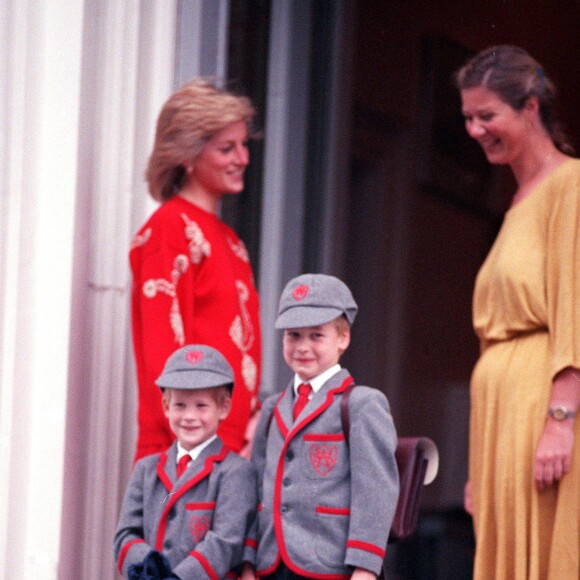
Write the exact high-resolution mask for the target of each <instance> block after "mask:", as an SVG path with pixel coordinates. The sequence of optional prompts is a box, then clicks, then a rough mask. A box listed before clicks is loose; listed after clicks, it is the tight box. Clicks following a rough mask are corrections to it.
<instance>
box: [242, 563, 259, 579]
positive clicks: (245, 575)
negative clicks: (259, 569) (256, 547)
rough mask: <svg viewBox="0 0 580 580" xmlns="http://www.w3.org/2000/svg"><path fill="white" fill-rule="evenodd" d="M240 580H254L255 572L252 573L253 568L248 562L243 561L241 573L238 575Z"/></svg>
mask: <svg viewBox="0 0 580 580" xmlns="http://www.w3.org/2000/svg"><path fill="white" fill-rule="evenodd" d="M240 580H256V574H255V573H254V568H253V567H252V566H251V565H250V564H248V563H247V562H245V563H244V567H243V568H242V574H241V575H240Z"/></svg>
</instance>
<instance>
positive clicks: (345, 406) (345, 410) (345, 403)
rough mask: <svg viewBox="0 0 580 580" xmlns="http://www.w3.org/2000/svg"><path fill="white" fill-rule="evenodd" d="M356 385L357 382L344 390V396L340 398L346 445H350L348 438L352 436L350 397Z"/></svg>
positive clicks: (341, 419) (341, 420)
mask: <svg viewBox="0 0 580 580" xmlns="http://www.w3.org/2000/svg"><path fill="white" fill-rule="evenodd" d="M355 387H356V383H351V384H350V385H348V387H346V389H344V391H343V392H342V398H341V399H340V422H341V423H342V432H343V433H344V440H345V441H346V446H347V447H348V446H349V445H348V438H349V436H350V419H349V416H348V398H349V396H350V393H351V391H352V390H353V389H354V388H355Z"/></svg>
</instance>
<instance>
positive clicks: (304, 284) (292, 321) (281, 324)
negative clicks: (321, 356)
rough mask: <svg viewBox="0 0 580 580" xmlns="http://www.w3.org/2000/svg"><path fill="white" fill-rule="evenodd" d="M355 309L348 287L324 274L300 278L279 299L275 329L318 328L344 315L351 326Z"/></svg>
mask: <svg viewBox="0 0 580 580" xmlns="http://www.w3.org/2000/svg"><path fill="white" fill-rule="evenodd" d="M357 310H358V306H357V304H356V302H355V301H354V298H353V297H352V294H351V292H350V290H349V289H348V286H347V285H346V284H345V283H344V282H342V281H341V280H339V279H338V278H335V277H334V276H327V275H326V274H302V276H298V277H297V278H293V279H292V280H290V282H288V284H286V287H285V288H284V290H283V291H282V295H281V296H280V305H279V306H278V318H277V319H276V323H275V324H274V327H275V328H304V327H305V326H320V325H321V324H326V323H327V322H331V321H332V320H335V319H337V318H338V317H339V316H341V315H342V314H344V315H345V316H346V319H347V320H348V322H349V324H352V323H353V322H354V318H355V316H356V312H357Z"/></svg>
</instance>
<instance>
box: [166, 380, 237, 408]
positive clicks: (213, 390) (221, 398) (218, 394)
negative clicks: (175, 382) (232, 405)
mask: <svg viewBox="0 0 580 580" xmlns="http://www.w3.org/2000/svg"><path fill="white" fill-rule="evenodd" d="M232 388H233V385H220V386H219V387H207V388H206V389H205V390H207V391H208V393H209V394H210V396H211V397H212V399H213V400H214V401H215V402H216V405H217V406H218V407H223V406H224V405H225V404H226V401H227V400H228V399H231V397H232ZM174 390H176V389H172V388H170V387H166V388H164V389H163V391H162V393H161V397H162V398H163V401H164V402H165V404H167V405H169V403H170V402H171V393H173V391H174Z"/></svg>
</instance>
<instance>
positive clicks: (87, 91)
mask: <svg viewBox="0 0 580 580" xmlns="http://www.w3.org/2000/svg"><path fill="white" fill-rule="evenodd" d="M175 16H176V5H175V2H173V1H165V0H164V2H156V1H155V0H141V1H140V0H126V1H124V2H118V1H117V0H91V1H90V2H87V20H86V26H85V36H84V41H85V42H84V49H85V51H84V61H83V64H84V66H83V80H82V95H83V99H82V111H83V123H82V125H81V133H80V153H79V155H80V157H81V159H82V161H83V163H82V166H81V168H80V171H79V175H78V188H79V200H78V211H77V223H76V240H77V244H76V246H75V265H76V266H77V268H76V270H75V279H74V286H73V288H74V303H73V317H72V323H71V333H72V335H73V336H74V337H75V338H76V340H75V343H74V344H73V345H72V348H71V357H70V374H71V381H70V387H69V389H70V391H69V392H70V401H69V405H68V417H69V421H68V425H67V464H66V470H65V473H66V478H65V494H66V495H67V497H69V498H70V504H69V505H67V506H66V507H65V517H64V523H65V524H66V525H63V529H62V535H63V538H65V537H66V538H67V542H66V544H67V549H65V548H64V543H65V542H64V541H63V550H62V551H61V563H60V568H59V576H58V577H59V580H76V579H77V578H83V579H87V580H90V579H95V580H96V579H102V578H112V577H114V575H115V572H114V565H113V552H112V538H113V534H114V530H115V526H116V522H117V519H118V511H119V504H120V498H121V497H122V494H123V492H124V489H125V485H126V482H127V479H128V476H129V473H130V470H131V464H132V456H133V453H134V437H135V424H136V414H137V410H136V404H135V391H136V386H135V377H134V372H133V366H132V357H133V353H132V349H131V346H130V304H129V288H130V275H129V264H128V250H129V244H130V241H131V238H132V235H133V233H134V231H135V229H136V228H137V225H139V224H140V223H141V222H142V220H143V219H144V218H145V215H146V214H147V213H149V212H150V211H151V209H152V208H153V207H154V204H152V203H151V202H149V200H148V195H147V193H146V188H145V183H144V177H143V173H144V169H145V163H146V158H147V155H148V153H149V151H150V148H151V144H152V141H153V135H154V129H155V121H156V117H157V114H158V111H159V109H160V107H161V105H162V103H163V101H164V100H165V99H166V98H167V96H168V95H169V94H170V93H171V90H172V84H173V77H174V55H175ZM83 433H85V434H86V435H88V437H84V438H83ZM87 451H90V454H88V455H87V454H86V452H87ZM71 545H74V546H75V550H70V546H71Z"/></svg>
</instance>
